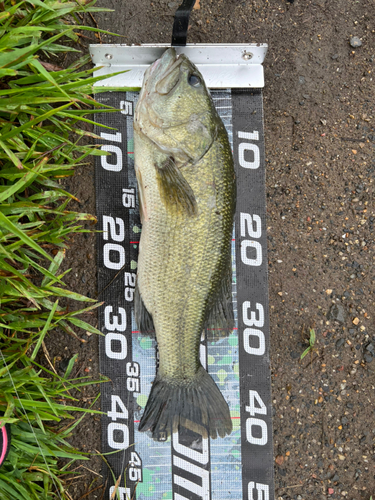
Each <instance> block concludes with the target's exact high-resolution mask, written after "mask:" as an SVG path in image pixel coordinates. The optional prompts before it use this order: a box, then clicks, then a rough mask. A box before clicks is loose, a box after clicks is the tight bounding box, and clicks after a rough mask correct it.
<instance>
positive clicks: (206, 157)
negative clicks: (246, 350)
mask: <svg viewBox="0 0 375 500" xmlns="http://www.w3.org/2000/svg"><path fill="white" fill-rule="evenodd" d="M134 154H135V170H136V175H137V180H138V187H139V202H140V203H139V204H140V213H141V221H142V234H141V239H140V244H139V257H138V273H137V282H136V292H135V316H136V321H137V324H138V328H139V330H140V331H141V332H142V333H150V332H155V334H156V340H157V344H158V351H159V366H158V371H157V374H156V378H155V380H154V382H153V384H152V388H151V393H150V396H149V398H148V401H147V404H146V407H145V410H144V413H143V416H142V419H141V422H140V425H139V431H147V430H149V431H151V432H152V436H153V438H154V439H156V440H158V439H160V437H161V436H162V435H164V436H168V435H170V433H171V432H175V431H176V430H177V429H178V426H179V424H180V423H182V424H184V425H185V426H188V427H189V428H190V429H191V430H193V431H195V432H197V433H199V434H202V435H203V436H208V435H209V436H210V437H212V438H216V437H217V436H218V435H219V436H220V437H224V436H225V435H226V434H230V433H231V431H232V421H231V417H230V412H229V408H228V404H227V402H226V401H225V399H224V397H223V395H222V394H221V392H220V390H219V389H218V387H217V386H216V384H215V382H214V381H213V379H212V378H211V377H210V375H209V374H208V373H207V371H206V370H205V369H204V368H203V367H202V365H201V363H200V361H199V345H200V340H201V335H202V332H203V330H206V335H207V337H208V338H209V339H210V340H212V339H213V338H214V337H215V333H216V334H217V336H218V337H220V336H223V335H226V334H229V333H230V331H231V330H232V329H233V326H234V320H233V308H232V285H231V280H232V266H231V238H232V228H233V217H234V211H235V201H236V187H235V186H236V184H235V174H234V166H233V160H232V154H231V148H230V144H229V141H228V136H227V133H226V130H225V128H224V125H223V123H222V121H221V119H220V117H219V116H218V114H217V112H216V110H215V107H214V104H213V102H212V99H211V96H210V94H209V92H208V90H207V88H206V86H205V83H204V81H203V78H202V75H201V74H200V73H199V71H198V70H197V68H196V67H195V66H194V65H193V64H192V63H191V62H190V61H189V59H188V58H187V57H186V56H184V55H180V56H179V57H177V56H176V52H175V50H174V49H173V48H171V49H168V50H166V52H164V54H163V56H162V57H161V59H158V60H157V61H155V63H154V64H153V65H152V66H150V67H149V68H148V70H147V71H146V74H145V77H144V81H143V87H142V90H141V93H140V95H139V101H138V103H137V106H136V109H135V116H134Z"/></svg>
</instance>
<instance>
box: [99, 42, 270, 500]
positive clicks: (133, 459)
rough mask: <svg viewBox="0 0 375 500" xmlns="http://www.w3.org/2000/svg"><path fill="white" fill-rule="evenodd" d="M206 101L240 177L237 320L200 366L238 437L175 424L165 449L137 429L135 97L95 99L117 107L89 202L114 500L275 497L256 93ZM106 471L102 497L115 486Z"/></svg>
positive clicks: (140, 361) (105, 448)
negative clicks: (94, 227) (93, 204)
mask: <svg viewBox="0 0 375 500" xmlns="http://www.w3.org/2000/svg"><path fill="white" fill-rule="evenodd" d="M184 52H185V51H184ZM155 59H156V57H155ZM192 60H193V62H195V61H194V59H193V58H192ZM199 69H200V70H201V68H199ZM126 83H127V82H126ZM211 95H212V98H213V101H214V104H215V106H216V109H217V111H218V113H219V115H220V117H221V119H222V121H223V123H224V125H225V127H226V130H227V132H228V136H229V140H230V142H231V145H232V149H233V156H234V163H235V170H236V177H237V209H236V216H235V225H234V231H233V238H232V270H233V282H232V283H233V284H232V292H233V308H234V313H235V320H236V323H235V328H234V330H233V332H232V333H231V334H230V335H229V336H228V337H227V338H223V339H220V340H219V341H217V342H211V341H208V342H207V341H206V340H205V339H202V342H201V361H202V364H203V366H204V367H205V368H206V369H207V371H208V372H209V374H210V375H211V376H212V378H213V379H214V380H215V382H216V384H217V385H218V387H219V389H220V391H221V392H222V394H223V396H224V398H225V399H226V401H227V402H228V405H229V408H230V412H231V417H232V422H233V431H232V433H231V435H229V436H226V437H225V438H217V439H215V440H213V439H209V438H202V436H201V435H199V434H196V433H195V432H192V431H191V430H189V429H187V428H184V427H180V428H179V431H178V432H176V433H174V434H172V436H171V438H169V439H168V440H167V441H165V442H160V441H159V442H157V441H153V440H152V438H151V437H150V435H149V434H150V433H144V432H142V433H141V432H138V425H139V421H140V419H141V416H142V413H143V409H144V407H145V405H146V402H147V397H148V394H149V392H150V389H151V384H152V381H153V379H154V377H155V371H156V354H157V352H156V342H155V340H154V339H153V338H150V337H147V336H144V335H142V336H141V335H140V334H139V332H138V330H137V325H136V323H135V320H134V310H133V297H134V286H135V280H136V273H137V255H138V245H139V239H140V234H141V229H142V228H141V223H140V218H139V210H138V196H137V183H136V177H135V171H134V148H133V145H134V142H133V113H134V108H135V105H136V103H137V99H138V92H104V93H101V94H99V95H98V101H99V102H101V103H102V104H103V105H109V106H112V107H114V108H116V109H118V110H119V111H118V113H98V114H97V116H96V121H97V122H98V123H101V124H103V125H107V126H109V127H112V128H113V129H114V130H110V129H104V128H101V127H97V130H96V132H97V134H98V135H100V137H101V141H100V143H101V148H102V150H104V151H107V152H109V153H111V154H110V155H109V156H100V157H97V161H96V200H97V217H98V226H99V227H98V230H99V233H98V237H97V255H98V291H99V292H101V291H102V290H103V292H102V293H101V295H100V300H102V301H104V304H103V306H101V307H100V308H99V309H98V311H99V313H98V314H99V329H100V330H101V331H102V332H103V333H104V337H100V338H99V349H100V371H101V373H102V374H103V375H106V376H107V377H108V378H109V379H110V380H111V381H110V382H108V383H105V384H102V385H101V390H102V395H101V403H102V404H101V410H102V411H103V412H105V416H103V418H102V452H103V453H110V454H108V455H106V460H107V461H108V464H109V466H110V467H111V469H112V472H113V475H114V477H115V478H116V479H117V478H118V477H119V476H120V474H122V479H121V482H120V484H119V487H118V490H117V494H118V497H116V498H120V500H127V499H130V498H134V499H140V500H144V499H149V500H164V499H165V500H171V499H173V500H183V499H192V500H198V499H202V500H210V499H212V500H240V499H246V500H274V483H273V446H272V419H271V391H270V386H271V384H270V363H269V316H268V285H267V248H266V207H265V165H264V135H263V105H262V92H261V89H254V88H252V89H233V88H232V89H218V90H212V91H211ZM108 285H109V286H108ZM111 452H112V453H111ZM113 452H115V453H113ZM105 474H106V478H107V490H106V493H105V496H104V498H105V499H106V500H109V499H110V498H111V495H112V493H113V492H114V488H115V486H114V483H115V481H114V480H113V476H112V475H111V473H110V472H109V471H108V470H107V471H106V472H105Z"/></svg>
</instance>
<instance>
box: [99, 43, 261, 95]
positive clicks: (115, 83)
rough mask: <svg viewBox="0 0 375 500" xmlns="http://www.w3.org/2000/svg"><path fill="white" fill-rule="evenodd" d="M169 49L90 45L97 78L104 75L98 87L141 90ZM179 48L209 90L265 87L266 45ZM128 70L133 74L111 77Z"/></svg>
mask: <svg viewBox="0 0 375 500" xmlns="http://www.w3.org/2000/svg"><path fill="white" fill-rule="evenodd" d="M168 47H170V45H168V44H144V45H132V46H129V45H114V44H101V45H90V55H91V59H92V62H93V63H94V64H95V66H96V67H97V68H99V69H98V70H97V71H96V72H95V75H96V76H103V80H102V81H100V82H98V83H97V84H96V85H97V86H101V87H141V86H142V81H143V75H144V72H145V71H146V69H147V68H148V67H149V66H150V64H152V63H153V62H154V61H155V60H156V59H158V58H160V57H161V55H162V54H163V52H164V51H165V50H166V49H167V48H168ZM175 48H176V52H177V54H185V55H186V56H187V57H188V58H189V59H190V60H191V61H192V62H193V63H194V64H195V65H196V66H197V68H198V69H199V71H200V72H201V73H202V76H203V78H204V80H205V82H206V85H207V87H209V88H212V89H220V88H263V87H264V74H263V66H262V63H263V61H264V58H265V55H266V52H267V48H268V46H267V45H266V44H188V45H186V46H185V47H175ZM124 70H130V71H128V72H127V73H124V74H122V75H117V76H113V77H109V78H108V75H110V74H112V73H115V72H117V71H124Z"/></svg>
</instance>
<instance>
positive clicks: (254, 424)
mask: <svg viewBox="0 0 375 500" xmlns="http://www.w3.org/2000/svg"><path fill="white" fill-rule="evenodd" d="M246 411H247V412H249V413H250V415H251V417H250V418H248V419H247V420H246V439H247V441H248V442H249V443H251V444H256V445H260V446H264V445H265V444H267V442H268V429H267V424H266V422H265V421H264V420H261V419H260V418H253V417H254V415H255V414H258V415H267V407H266V405H265V404H264V403H263V400H262V398H261V397H260V396H259V394H258V393H257V391H252V390H250V391H249V404H248V405H247V406H246ZM256 429H257V431H256ZM255 434H256V435H255ZM251 498H252V497H251Z"/></svg>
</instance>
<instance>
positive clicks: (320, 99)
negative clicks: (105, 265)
mask: <svg viewBox="0 0 375 500" xmlns="http://www.w3.org/2000/svg"><path fill="white" fill-rule="evenodd" d="M97 5H98V6H102V7H108V8H112V9H114V10H115V12H113V13H104V14H98V15H95V20H96V22H97V23H98V25H99V27H100V28H102V29H107V30H111V31H113V32H116V33H119V34H121V35H122V37H121V38H120V39H118V38H115V37H113V36H109V37H106V36H103V35H101V40H102V41H103V42H105V43H111V42H116V43H118V42H121V43H126V44H131V43H149V42H170V38H171V26H172V23H173V16H174V12H175V10H176V8H177V7H178V5H179V2H177V1H168V0H153V1H150V0H127V1H126V2H125V1H122V0H99V1H98V3H97ZM196 6H199V8H198V9H195V10H194V11H193V13H192V16H191V22H190V29H189V38H188V41H189V42H200V43H204V42H207V43H215V42H217V43H219V42H220V43H225V42H228V43H234V42H238V43H244V42H262V43H267V44H268V45H269V49H268V54H267V57H266V60H265V63H264V68H265V81H266V85H265V88H264V114H265V137H266V144H265V147H266V175H267V207H268V245H269V248H268V258H269V293H270V315H271V358H272V362H271V363H272V391H273V407H274V419H273V425H274V455H275V486H276V498H277V499H278V500H280V499H285V500H289V499H293V500H294V499H296V500H307V499H313V500H320V499H325V498H332V499H338V498H341V497H343V498H347V499H348V500H369V499H370V497H371V495H375V461H374V459H375V419H374V410H375V397H374V385H375V380H374V378H375V328H374V318H375V310H374V306H375V302H374V300H375V297H374V294H373V290H374V284H375V271H374V267H373V262H374V259H375V251H374V250H375V247H374V241H373V234H372V233H373V224H374V217H375V214H374V211H375V208H374V178H375V130H374V127H375V125H374V123H375V90H374V83H375V72H374V71H375V63H374V60H375V23H374V20H375V8H374V2H373V0H359V1H358V0H357V1H355V0H336V1H333V0H316V1H310V0H306V1H302V0H295V1H294V2H292V1H291V0H289V2H285V1H281V0H269V1H267V0H256V1H255V0H245V1H241V0H226V1H222V0H217V1H213V0H200V2H199V0H198V2H197V5H196ZM84 22H85V23H88V24H89V23H91V25H93V21H92V19H91V18H90V17H89V16H86V18H85V19H84ZM85 34H86V36H87V35H88V33H87V32H86V33H85ZM352 37H358V39H359V42H360V43H361V46H357V47H352V46H351V44H350V42H351V43H352V44H353V45H359V43H358V40H357V41H356V40H355V39H354V40H352ZM91 38H92V39H91V40H88V39H83V40H84V42H85V43H86V42H87V43H90V42H91V43H93V42H94V43H95V41H94V37H93V35H91ZM97 41H98V39H97V40H96V42H97ZM83 50H85V49H84V48H83ZM67 184H68V187H69V189H70V191H71V192H72V193H74V194H75V195H76V196H77V197H78V198H79V199H80V202H81V203H80V204H76V205H74V204H72V207H74V208H76V209H80V210H81V211H86V212H91V213H94V211H95V204H94V177H93V167H90V168H89V167H82V168H81V169H80V170H79V171H78V173H77V175H76V176H75V177H74V178H73V179H70V180H69V181H68V183H67ZM66 266H67V267H68V268H72V271H71V273H70V274H69V275H68V278H67V279H66V281H67V283H68V285H69V286H70V287H71V289H72V290H75V291H78V292H81V293H86V294H87V293H90V294H91V296H93V297H95V296H96V287H95V280H96V278H95V273H96V269H95V236H94V235H89V236H86V237H83V236H82V237H81V236H80V237H75V239H74V240H73V241H71V244H70V249H69V250H68V252H67V263H66ZM90 320H91V321H92V322H93V324H95V321H96V319H95V316H92V317H91V319H90ZM311 328H314V329H315V332H316V343H315V346H314V349H313V350H312V351H311V352H310V353H309V354H308V355H307V356H306V357H305V358H304V359H303V360H302V361H301V360H300V356H301V354H302V352H303V351H304V349H305V348H306V347H307V343H306V342H307V340H308V337H309V330H310V329H311ZM82 338H83V339H84V340H86V342H85V343H81V342H76V341H74V340H73V339H72V338H71V337H67V335H65V334H63V333H62V332H61V333H57V334H56V337H55V338H54V339H53V340H52V339H51V340H52V342H51V345H50V349H51V353H52V354H53V355H57V356H60V357H61V361H60V368H61V369H63V368H64V366H66V363H67V360H68V359H69V358H70V357H71V356H72V355H73V354H75V353H76V352H78V353H79V359H78V362H77V369H76V373H75V374H77V372H78V374H80V375H84V374H87V373H89V374H93V375H94V376H98V357H97V356H98V352H97V339H96V338H95V335H92V336H87V335H85V334H82ZM94 394H95V388H90V389H86V390H84V391H83V393H82V394H81V398H86V403H87V401H90V398H92V397H93V396H94ZM74 443H75V445H77V446H79V447H80V448H81V449H82V450H85V451H92V452H93V451H94V450H95V449H98V447H99V443H100V421H99V418H98V417H92V418H91V419H90V417H87V418H86V420H85V421H84V423H83V425H81V427H80V428H79V431H78V433H77V435H76V436H75V437H74ZM83 465H84V466H85V467H88V468H89V469H91V470H93V471H94V473H89V472H88V471H87V470H86V469H84V468H83V467H80V468H79V469H78V472H80V473H81V474H82V475H81V477H80V478H78V479H76V480H75V481H74V482H73V484H72V487H71V490H70V493H71V495H72V498H73V499H74V500H78V499H79V498H83V496H84V497H85V498H86V499H87V500H94V499H100V498H101V495H102V493H101V489H100V488H98V489H97V490H96V491H93V492H92V493H89V494H88V495H87V496H86V494H87V493H88V492H89V491H90V490H92V489H94V488H96V487H99V486H100V484H101V479H100V476H98V475H97V474H100V467H101V459H100V458H94V459H93V460H91V461H90V462H87V463H86V464H83ZM93 481H94V482H93ZM374 498H375V497H374Z"/></svg>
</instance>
